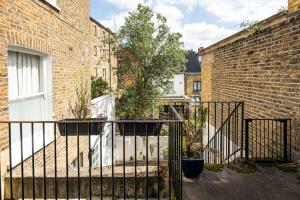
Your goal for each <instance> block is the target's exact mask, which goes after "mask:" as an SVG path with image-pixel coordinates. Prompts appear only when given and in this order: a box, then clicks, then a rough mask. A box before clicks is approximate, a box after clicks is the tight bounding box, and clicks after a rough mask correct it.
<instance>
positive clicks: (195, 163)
mask: <svg viewBox="0 0 300 200" xmlns="http://www.w3.org/2000/svg"><path fill="white" fill-rule="evenodd" d="M184 134H185V135H184V142H183V159H182V162H181V164H182V171H183V173H184V175H185V177H187V178H197V177H198V176H199V175H200V174H201V172H202V171H203V168H204V159H203V156H202V144H201V137H202V129H199V130H198V131H196V132H194V131H193V127H192V126H191V125H189V123H188V122H185V124H184Z"/></svg>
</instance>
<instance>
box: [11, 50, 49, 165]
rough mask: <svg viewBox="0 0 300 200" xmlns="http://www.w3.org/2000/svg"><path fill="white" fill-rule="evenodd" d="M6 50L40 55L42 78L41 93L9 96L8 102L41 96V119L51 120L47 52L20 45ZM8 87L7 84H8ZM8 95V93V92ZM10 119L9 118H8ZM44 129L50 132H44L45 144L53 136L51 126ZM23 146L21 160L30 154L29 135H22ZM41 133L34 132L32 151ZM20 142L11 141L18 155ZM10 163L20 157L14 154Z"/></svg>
mask: <svg viewBox="0 0 300 200" xmlns="http://www.w3.org/2000/svg"><path fill="white" fill-rule="evenodd" d="M8 51H13V52H19V53H26V54H31V55H36V56H39V57H40V66H41V68H42V69H41V71H42V74H41V76H42V77H41V80H42V84H41V87H42V91H43V92H41V93H38V94H34V95H28V96H21V97H20V96H19V97H16V98H10V97H9V100H8V101H9V103H10V102H19V101H22V100H26V99H28V98H33V97H37V96H41V95H42V96H43V97H44V98H43V103H42V105H43V114H42V117H43V119H41V120H52V118H53V117H52V116H53V103H52V101H53V100H52V98H53V97H52V57H51V55H49V54H46V53H43V52H40V51H37V50H34V49H30V48H24V47H21V46H9V47H8ZM8 87H9V86H8ZM8 96H9V94H8ZM10 120H11V119H10ZM46 131H48V132H49V133H50V135H48V134H46V135H45V142H46V145H48V144H49V143H51V142H52V141H53V140H54V138H53V131H52V127H49V128H46ZM23 140H24V142H23V143H24V146H23V160H25V159H27V158H28V157H29V156H31V150H30V149H31V139H30V137H24V139H23ZM41 145H42V133H41V132H39V131H38V132H36V133H35V145H34V152H37V151H39V150H40V149H41V148H43V147H42V146H41ZM20 148H21V147H20V143H19V142H18V141H17V142H14V143H12V153H15V155H19V152H20ZM12 162H13V163H12V165H13V166H16V165H17V164H19V163H20V162H21V159H20V157H18V156H15V159H14V160H13V161H12Z"/></svg>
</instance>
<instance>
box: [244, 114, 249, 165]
mask: <svg viewBox="0 0 300 200" xmlns="http://www.w3.org/2000/svg"><path fill="white" fill-rule="evenodd" d="M245 158H246V160H247V161H248V160H249V120H248V119H245Z"/></svg>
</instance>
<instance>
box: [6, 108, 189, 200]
mask: <svg viewBox="0 0 300 200" xmlns="http://www.w3.org/2000/svg"><path fill="white" fill-rule="evenodd" d="M171 114H172V118H171V119H168V120H151V121H150V120H144V121H143V120H122V121H106V120H92V121H35V122H33V121H6V122H0V125H2V126H5V127H7V134H8V138H9V147H8V153H7V156H8V158H9V159H8V160H9V164H8V170H7V172H4V171H0V176H1V177H3V176H5V180H4V182H1V184H4V187H0V195H1V198H5V199H25V198H27V199H61V198H64V199H70V198H76V199H80V198H86V199H93V198H97V199H99V198H100V199H104V198H105V199H107V198H109V199H113V200H114V199H166V198H169V199H171V198H174V197H175V198H176V199H177V200H180V199H182V175H181V173H182V172H181V154H182V137H181V136H182V123H183V121H182V120H181V119H180V116H179V114H178V113H177V112H176V110H175V109H174V108H173V107H172V106H171ZM128 124H130V125H132V126H127V125H128ZM153 124H154V126H153ZM126 126H127V128H126ZM131 127H132V128H133V129H131ZM74 128H75V129H74ZM143 128H144V132H143ZM160 128H161V129H165V130H166V132H167V133H166V132H164V135H163V134H162V133H163V132H162V131H161V130H160ZM74 130H76V134H74V132H73V131H74ZM5 165H6V163H1V167H0V169H1V168H2V167H3V166H5ZM1 186H2V185H1ZM2 188H4V190H3V189H2Z"/></svg>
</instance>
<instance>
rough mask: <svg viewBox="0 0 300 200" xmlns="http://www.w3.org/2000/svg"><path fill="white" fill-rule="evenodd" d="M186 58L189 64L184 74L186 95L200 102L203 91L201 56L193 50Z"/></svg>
mask: <svg viewBox="0 0 300 200" xmlns="http://www.w3.org/2000/svg"><path fill="white" fill-rule="evenodd" d="M186 58H187V61H188V62H187V65H186V70H185V73H184V81H185V84H184V87H185V95H186V96H188V97H190V98H192V100H197V101H199V100H200V99H199V97H200V91H201V80H200V79H201V76H200V61H199V54H198V53H196V52H194V51H192V50H191V51H188V53H187V55H186Z"/></svg>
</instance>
